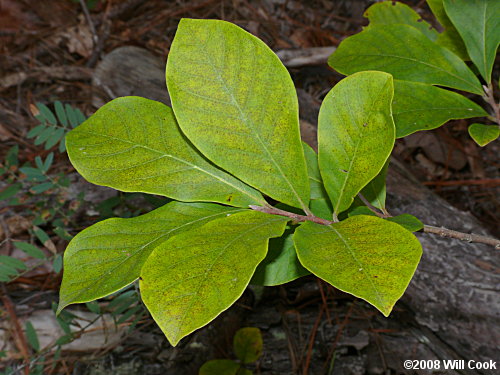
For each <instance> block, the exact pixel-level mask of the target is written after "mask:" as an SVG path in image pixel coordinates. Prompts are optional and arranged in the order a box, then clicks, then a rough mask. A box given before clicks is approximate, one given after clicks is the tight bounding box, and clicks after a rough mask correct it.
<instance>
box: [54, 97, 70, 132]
mask: <svg viewBox="0 0 500 375" xmlns="http://www.w3.org/2000/svg"><path fill="white" fill-rule="evenodd" d="M54 109H55V110H56V115H57V118H58V119H59V123H60V124H61V125H62V126H64V127H66V126H68V117H67V116H66V111H65V110H64V106H63V105H62V103H61V102H60V101H59V100H58V101H56V102H54Z"/></svg>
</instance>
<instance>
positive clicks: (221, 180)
mask: <svg viewBox="0 0 500 375" xmlns="http://www.w3.org/2000/svg"><path fill="white" fill-rule="evenodd" d="M79 130H80V131H81V132H84V133H87V134H91V135H96V136H97V137H105V138H109V139H114V140H116V141H119V142H124V143H128V144H130V145H132V146H134V147H141V148H143V149H146V150H149V151H152V152H156V153H158V154H160V155H162V156H163V157H167V158H171V159H173V160H176V161H178V162H179V163H183V164H186V165H188V166H190V167H191V168H193V169H196V170H198V171H200V172H203V173H205V174H207V175H209V176H211V177H213V178H215V179H216V180H218V181H220V182H222V183H224V184H226V185H229V186H231V187H232V188H234V189H236V190H238V191H239V192H241V193H242V194H244V195H245V196H247V197H250V198H251V199H252V200H254V201H256V202H260V203H264V201H263V199H261V198H258V197H254V196H253V195H250V194H249V193H248V192H246V191H245V190H242V189H241V188H239V187H238V186H235V185H234V184H232V183H231V182H229V181H227V180H225V179H223V178H221V177H219V176H216V175H214V174H213V173H210V172H209V171H207V170H205V169H203V168H201V167H199V166H198V165H195V164H192V163H190V162H188V161H187V160H184V159H179V158H178V157H175V156H173V155H171V154H167V153H166V152H164V151H161V150H156V149H154V148H151V147H148V146H146V145H143V144H140V143H135V142H132V141H130V140H126V139H123V138H118V137H113V136H111V135H108V134H96V133H94V132H91V131H88V130H84V129H79ZM207 165H209V164H208V163H207Z"/></svg>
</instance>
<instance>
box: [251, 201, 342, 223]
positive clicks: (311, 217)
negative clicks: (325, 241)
mask: <svg viewBox="0 0 500 375" xmlns="http://www.w3.org/2000/svg"><path fill="white" fill-rule="evenodd" d="M249 207H250V208H251V209H252V210H255V211H260V212H265V213H266V214H271V215H280V216H286V217H289V218H290V219H292V220H293V221H296V222H299V223H300V222H303V221H312V222H313V223H317V224H321V225H330V224H333V223H334V221H330V220H325V219H322V218H320V217H317V216H314V215H313V214H309V215H299V214H294V213H293V212H288V211H284V210H280V209H279V208H276V207H271V206H266V207H262V206H254V205H250V206H249Z"/></svg>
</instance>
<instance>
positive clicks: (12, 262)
mask: <svg viewBox="0 0 500 375" xmlns="http://www.w3.org/2000/svg"><path fill="white" fill-rule="evenodd" d="M0 264H5V265H6V266H8V267H12V268H17V269H19V270H25V269H26V268H27V267H26V265H25V264H24V262H23V261H21V260H19V259H17V258H13V257H10V256H7V255H0Z"/></svg>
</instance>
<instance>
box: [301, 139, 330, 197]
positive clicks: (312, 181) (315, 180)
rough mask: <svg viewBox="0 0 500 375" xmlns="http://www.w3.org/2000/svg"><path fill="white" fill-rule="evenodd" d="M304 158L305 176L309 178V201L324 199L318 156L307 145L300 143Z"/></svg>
mask: <svg viewBox="0 0 500 375" xmlns="http://www.w3.org/2000/svg"><path fill="white" fill-rule="evenodd" d="M302 146H303V148H304V156H305V158H306V165H307V174H308V176H309V186H310V190H311V199H319V198H324V197H325V196H326V192H325V187H324V186H323V180H322V179H321V173H320V171H319V165H318V155H317V154H316V152H315V151H314V150H313V149H312V147H311V146H309V145H308V144H307V143H304V142H302Z"/></svg>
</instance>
